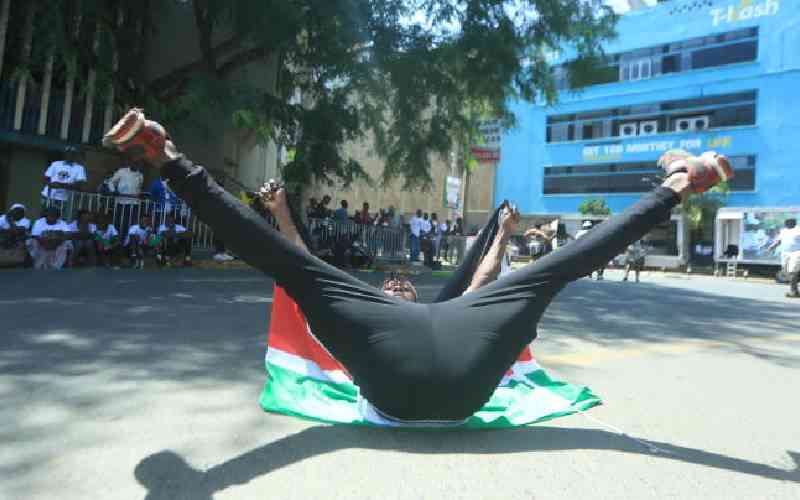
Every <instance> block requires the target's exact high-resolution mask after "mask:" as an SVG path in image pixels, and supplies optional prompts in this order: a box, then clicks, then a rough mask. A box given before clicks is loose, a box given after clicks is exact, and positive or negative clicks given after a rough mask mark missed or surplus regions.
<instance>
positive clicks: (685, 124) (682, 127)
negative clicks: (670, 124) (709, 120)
mask: <svg viewBox="0 0 800 500" xmlns="http://www.w3.org/2000/svg"><path fill="white" fill-rule="evenodd" d="M692 122H694V119H693V118H678V119H677V120H675V132H691V131H692V130H694V128H693V123H692Z"/></svg>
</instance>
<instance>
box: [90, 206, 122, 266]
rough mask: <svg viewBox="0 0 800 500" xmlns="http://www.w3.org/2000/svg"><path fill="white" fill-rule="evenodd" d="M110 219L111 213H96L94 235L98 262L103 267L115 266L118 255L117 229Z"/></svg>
mask: <svg viewBox="0 0 800 500" xmlns="http://www.w3.org/2000/svg"><path fill="white" fill-rule="evenodd" d="M111 219H112V217H111V215H110V214H107V213H101V214H98V215H97V228H96V230H95V233H94V235H95V241H96V242H97V260H98V264H99V265H101V266H103V267H111V266H115V267H116V265H117V261H118V257H119V255H118V254H119V249H120V242H119V231H117V228H116V227H115V226H114V224H112V223H111Z"/></svg>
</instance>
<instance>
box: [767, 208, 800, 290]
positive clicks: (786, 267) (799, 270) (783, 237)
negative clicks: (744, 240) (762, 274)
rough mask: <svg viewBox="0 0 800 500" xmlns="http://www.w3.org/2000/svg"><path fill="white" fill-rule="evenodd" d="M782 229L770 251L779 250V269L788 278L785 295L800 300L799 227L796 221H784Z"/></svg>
mask: <svg viewBox="0 0 800 500" xmlns="http://www.w3.org/2000/svg"><path fill="white" fill-rule="evenodd" d="M783 225H784V228H783V229H781V232H780V233H779V234H778V239H777V240H775V241H773V242H772V244H771V245H770V246H769V248H768V249H769V250H770V251H772V250H774V249H775V247H777V246H780V248H781V268H782V269H783V271H784V272H785V273H786V274H787V275H788V278H789V293H787V294H786V296H787V297H789V298H790V299H798V298H800V291H798V283H800V227H798V225H797V219H794V218H792V219H786V221H784V223H783Z"/></svg>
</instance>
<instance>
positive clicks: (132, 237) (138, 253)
mask: <svg viewBox="0 0 800 500" xmlns="http://www.w3.org/2000/svg"><path fill="white" fill-rule="evenodd" d="M158 245H159V238H158V237H157V235H156V234H155V230H154V229H153V220H152V219H151V218H150V216H149V215H145V216H143V217H142V221H141V223H139V224H134V225H133V226H131V227H130V229H128V235H127V236H126V237H125V248H127V250H128V257H129V258H130V260H131V267H132V268H134V269H144V258H145V256H146V255H148V254H151V253H154V252H155V251H156V249H157V248H158Z"/></svg>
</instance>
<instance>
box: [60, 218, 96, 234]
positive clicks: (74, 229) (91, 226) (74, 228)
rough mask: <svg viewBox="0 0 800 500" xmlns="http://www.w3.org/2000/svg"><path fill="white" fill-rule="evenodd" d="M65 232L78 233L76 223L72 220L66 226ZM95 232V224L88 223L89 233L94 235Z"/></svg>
mask: <svg viewBox="0 0 800 500" xmlns="http://www.w3.org/2000/svg"><path fill="white" fill-rule="evenodd" d="M67 230H68V231H69V232H70V233H77V232H78V231H79V229H78V221H76V220H74V221H72V222H70V223H69V225H68V226H67ZM96 231H97V226H96V225H95V224H92V223H89V232H90V233H92V234H94V233H95V232H96Z"/></svg>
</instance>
